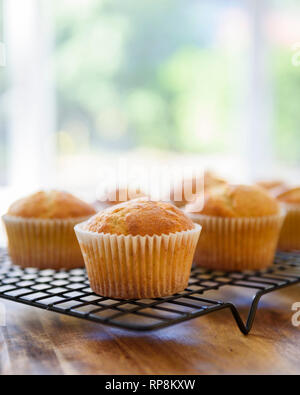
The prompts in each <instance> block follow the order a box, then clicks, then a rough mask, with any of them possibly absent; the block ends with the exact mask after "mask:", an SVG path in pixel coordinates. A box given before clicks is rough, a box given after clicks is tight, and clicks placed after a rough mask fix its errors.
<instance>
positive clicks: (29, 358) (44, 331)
mask: <svg viewBox="0 0 300 395" xmlns="http://www.w3.org/2000/svg"><path fill="white" fill-rule="evenodd" d="M247 298H248V295H246V296H243V297H241V296H239V297H238V298H237V300H238V304H239V306H240V309H241V311H242V313H244V314H245V313H246V312H247V300H246V299H247ZM298 301H299V302H300V287H299V285H296V286H292V287H290V288H287V289H284V290H281V291H277V292H275V293H272V294H269V295H267V296H264V298H263V299H262V301H261V303H260V308H259V310H258V313H257V317H256V321H255V323H254V327H253V330H252V332H251V333H250V335H248V336H245V335H242V334H241V333H240V332H239V330H238V328H237V326H236V324H235V322H234V321H233V318H232V315H231V313H230V311H220V312H216V313H213V314H210V315H208V316H205V317H200V318H195V319H193V320H190V321H188V322H185V323H182V324H178V325H175V326H173V327H170V328H165V329H162V330H158V331H155V332H149V333H136V332H128V331H124V330H119V329H115V328H111V327H107V326H103V325H99V324H96V323H92V322H88V321H85V320H81V319H77V318H73V317H67V316H63V315H59V314H57V313H53V312H48V311H44V310H40V309H37V308H34V307H30V306H24V305H21V304H17V303H15V302H9V301H4V300H0V302H1V303H3V305H4V307H5V309H6V326H3V327H1V328H0V373H1V374H207V373H208V374H230V373H238V374H247V373H251V374H253V373H259V374H299V373H300V326H299V327H298V328H297V327H294V326H293V325H292V323H291V318H292V315H293V312H292V310H291V306H292V304H293V303H295V302H298Z"/></svg>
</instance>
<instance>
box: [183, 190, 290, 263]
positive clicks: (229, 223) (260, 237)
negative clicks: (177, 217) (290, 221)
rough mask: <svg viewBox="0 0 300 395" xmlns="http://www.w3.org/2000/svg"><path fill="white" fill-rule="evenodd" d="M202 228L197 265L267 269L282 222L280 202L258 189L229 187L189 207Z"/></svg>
mask: <svg viewBox="0 0 300 395" xmlns="http://www.w3.org/2000/svg"><path fill="white" fill-rule="evenodd" d="M186 212H187V213H188V215H189V216H190V218H191V219H192V220H193V221H194V222H196V223H198V224H200V225H202V226H203V231H202V234H201V238H200V239H199V242H198V245H197V248H196V253H195V262H196V263H197V264H198V265H199V266H204V267H207V268H210V269H216V270H224V271H242V270H258V269H264V268H266V267H268V266H270V265H271V264H272V263H273V259H274V254H275V249H276V245H277V241H278V236H279V232H280V228H281V225H282V221H283V217H284V216H283V214H282V213H281V210H280V206H279V204H278V202H277V201H276V200H275V199H274V198H272V197H271V196H270V195H269V194H268V193H267V192H266V191H264V190H263V189H261V188H259V187H254V186H244V185H237V186H231V185H228V186H226V187H225V188H223V189H222V190H218V191H215V192H214V193H211V194H209V195H207V196H206V199H205V202H204V206H203V208H201V210H200V211H198V205H197V202H194V203H193V204H190V205H188V206H187V207H186Z"/></svg>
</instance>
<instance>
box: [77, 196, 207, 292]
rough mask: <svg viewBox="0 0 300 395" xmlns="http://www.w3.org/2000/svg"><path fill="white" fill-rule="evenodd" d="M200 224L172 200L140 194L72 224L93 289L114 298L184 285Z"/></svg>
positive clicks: (178, 287) (171, 290)
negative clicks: (160, 200) (77, 223)
mask: <svg viewBox="0 0 300 395" xmlns="http://www.w3.org/2000/svg"><path fill="white" fill-rule="evenodd" d="M200 230H201V226H199V225H194V224H193V222H192V221H191V220H190V219H189V218H188V217H187V216H186V215H185V214H184V213H183V212H182V211H181V210H179V209H178V208H176V207H175V206H173V205H171V204H168V203H163V202H153V201H150V200H147V199H144V198H141V199H136V200H131V201H129V202H125V203H122V204H119V205H116V206H114V207H111V208H109V209H106V210H104V211H103V212H100V213H99V214H97V215H95V216H94V217H92V218H91V219H90V220H89V221H87V222H86V223H84V224H79V225H77V226H76V227H75V231H76V234H77V237H78V240H79V243H80V247H81V250H82V253H83V256H84V260H85V264H86V268H87V272H88V276H89V280H90V284H91V288H92V290H93V291H94V292H95V293H97V294H99V295H102V296H106V297H111V298H118V299H140V298H156V297H163V296H167V295H172V294H174V293H176V292H180V291H182V290H184V289H185V288H186V286H187V284H188V280H189V276H190V271H191V266H192V261H193V256H194V252H195V248H196V245H197V241H198V238H199V234H200Z"/></svg>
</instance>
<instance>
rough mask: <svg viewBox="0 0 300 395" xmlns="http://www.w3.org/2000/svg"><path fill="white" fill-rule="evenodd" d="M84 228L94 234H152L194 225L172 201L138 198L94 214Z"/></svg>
mask: <svg viewBox="0 0 300 395" xmlns="http://www.w3.org/2000/svg"><path fill="white" fill-rule="evenodd" d="M84 229H85V230H88V231H91V232H96V233H110V234H117V235H132V236H137V235H140V236H146V235H149V236H153V235H162V234H170V233H176V232H182V231H186V230H191V229H194V224H193V222H192V221H191V220H190V219H189V218H188V217H187V216H186V215H185V214H184V213H183V212H182V211H181V210H179V209H178V208H177V207H175V206H173V205H172V204H169V203H164V202H153V201H151V200H148V199H145V198H140V199H135V200H130V201H128V202H125V203H121V204H118V205H116V206H113V207H111V208H108V209H106V210H104V211H102V212H100V213H98V214H96V215H95V216H94V217H92V218H91V219H90V220H89V221H88V222H87V223H86V224H85V226H84Z"/></svg>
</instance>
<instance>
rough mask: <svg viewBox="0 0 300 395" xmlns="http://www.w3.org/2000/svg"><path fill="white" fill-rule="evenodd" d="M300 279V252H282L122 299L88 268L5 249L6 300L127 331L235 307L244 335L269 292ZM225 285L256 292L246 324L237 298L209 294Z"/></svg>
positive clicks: (0, 278) (0, 276)
mask: <svg viewBox="0 0 300 395" xmlns="http://www.w3.org/2000/svg"><path fill="white" fill-rule="evenodd" d="M297 283H300V255H299V254H298V255H297V254H287V253H280V254H278V255H277V256H276V259H275V263H274V265H273V266H272V267H271V268H269V269H267V270H265V271H261V272H243V273H238V272H233V273H222V272H211V271H208V270H205V269H199V268H195V269H193V271H192V274H191V277H190V282H189V286H188V288H187V289H186V290H184V291H183V292H181V293H179V294H175V295H173V296H169V297H166V298H158V299H143V300H130V301H124V300H118V299H109V298H104V297H101V296H99V295H96V294H94V293H93V292H92V290H91V289H90V287H89V281H88V278H87V275H86V271H85V270H84V269H75V270H71V271H55V270H37V269H21V268H19V267H17V266H13V265H12V264H11V262H10V260H9V257H8V255H7V252H6V250H1V249H0V298H4V299H8V300H11V301H15V302H19V303H23V304H27V305H30V306H35V307H39V308H42V309H46V310H50V311H54V312H57V313H62V314H66V315H70V316H75V317H78V318H83V319H86V320H90V321H94V322H97V323H101V324H106V325H111V326H115V327H119V328H123V329H131V330H137V331H149V330H154V329H160V328H165V327H168V326H171V325H174V324H176V323H179V322H183V321H187V320H190V319H192V318H195V317H200V316H203V315H206V314H209V313H212V312H214V311H218V310H223V309H230V310H231V312H232V314H233V317H234V318H235V320H236V323H237V325H238V327H239V329H240V330H241V332H242V333H244V334H248V333H249V332H250V330H251V328H252V325H253V321H254V318H255V314H256V310H257V306H258V302H259V300H260V298H261V297H262V296H263V295H266V294H267V293H270V292H272V291H276V290H279V289H281V288H285V287H287V286H290V285H293V284H297ZM224 286H229V287H230V288H232V289H233V288H235V287H239V288H236V289H241V288H246V289H250V290H251V291H253V293H254V294H253V296H252V302H251V304H250V306H249V313H248V317H247V320H246V323H244V321H243V319H242V317H241V315H240V313H239V311H238V309H237V307H236V306H235V304H234V303H232V302H227V301H224V300H222V299H221V300H218V298H216V299H215V298H214V299H210V298H207V297H205V295H206V294H208V293H209V291H217V292H219V291H220V290H221V289H222V288H224Z"/></svg>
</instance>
